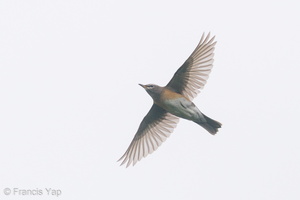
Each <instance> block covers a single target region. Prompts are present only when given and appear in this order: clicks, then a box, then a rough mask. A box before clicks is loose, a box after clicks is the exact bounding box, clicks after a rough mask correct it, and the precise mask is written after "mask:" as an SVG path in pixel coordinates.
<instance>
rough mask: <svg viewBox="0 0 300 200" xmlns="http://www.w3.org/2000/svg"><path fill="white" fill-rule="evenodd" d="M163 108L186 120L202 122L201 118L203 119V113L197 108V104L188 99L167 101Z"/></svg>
mask: <svg viewBox="0 0 300 200" xmlns="http://www.w3.org/2000/svg"><path fill="white" fill-rule="evenodd" d="M163 107H164V109H166V110H167V111H168V112H169V113H171V114H173V115H176V116H177V117H181V118H184V119H188V120H192V121H198V120H201V118H203V115H202V113H201V112H200V110H199V109H198V108H197V107H196V106H195V104H194V103H192V102H190V101H189V100H187V99H186V98H177V99H172V100H165V101H164V105H163Z"/></svg>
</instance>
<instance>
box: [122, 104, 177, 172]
mask: <svg viewBox="0 0 300 200" xmlns="http://www.w3.org/2000/svg"><path fill="white" fill-rule="evenodd" d="M178 121H179V118H178V117H176V116H174V115H172V114H170V113H168V112H167V111H166V110H164V109H163V108H161V107H159V106H158V105H156V104H153V106H152V107H151V109H150V111H149V112H148V114H147V115H146V116H145V117H144V119H143V121H142V122H141V124H140V127H139V128H138V131H137V133H136V134H135V136H134V138H133V140H132V142H131V143H130V145H129V147H128V149H127V150H126V152H125V153H124V155H123V156H122V157H121V158H120V159H119V160H118V161H120V160H123V161H122V163H121V165H123V164H124V163H126V162H127V166H126V167H128V166H129V165H130V164H131V163H132V164H133V165H135V163H136V162H137V161H139V160H141V159H142V158H143V157H146V156H147V155H148V154H150V153H152V152H153V151H155V150H156V149H157V148H158V147H159V146H160V145H161V144H162V143H163V142H164V141H165V140H166V139H167V137H169V136H170V134H171V133H172V132H173V129H174V128H175V127H176V125H177V123H178Z"/></svg>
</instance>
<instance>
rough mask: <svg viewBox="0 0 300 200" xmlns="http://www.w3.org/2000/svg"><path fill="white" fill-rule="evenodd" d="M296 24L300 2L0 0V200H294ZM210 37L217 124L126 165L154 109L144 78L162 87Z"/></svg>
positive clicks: (299, 171)
mask: <svg viewBox="0 0 300 200" xmlns="http://www.w3.org/2000/svg"><path fill="white" fill-rule="evenodd" d="M299 19H300V14H299V3H298V2H297V1H256V0H255V1H251V2H248V3H247V2H242V1H212V0H209V1H151V2H145V1H103V0H100V1H99V0H98V1H93V0H91V1H58V0H51V1H32V0H29V1H0V29H1V31H0V55H1V57H0V94H1V98H0V133H1V134H0V137H1V138H0V158H1V165H0V177H1V180H0V198H1V199H22V200H23V199H32V198H35V197H32V196H29V195H27V196H26V195H25V196H24V195H23V196H22V195H13V194H11V195H8V196H6V195H4V193H3V189H5V188H10V189H13V188H19V189H43V190H44V188H53V189H60V190H61V191H62V195H61V196H60V197H59V199H121V198H124V199H133V200H134V199H144V200H147V199H174V200H175V199H206V200H210V199H211V200H215V199H232V200H240V199H249V200H250V199H251V200H252V199H256V200H258V199H299V198H300V190H299V185H300V156H299V153H300V145H299V141H300V140H299V139H300V136H299V135H300V131H299V128H298V124H299V114H300V108H299V107H300V106H299V102H300V98H299V85H300V80H299V74H300V73H299V72H300V70H299V63H300V57H299V45H300V37H299V35H300V26H299ZM203 32H206V33H208V32H211V34H213V35H216V40H217V41H218V43H217V45H216V50H215V62H214V68H213V71H212V73H211V75H210V78H209V79H208V82H207V84H206V86H205V88H204V90H202V92H201V93H200V94H199V95H198V97H197V98H196V99H195V100H194V103H195V104H196V105H197V106H198V107H199V108H200V110H201V111H203V112H204V113H205V114H206V115H208V116H210V117H211V118H213V119H216V120H218V121H220V122H222V124H223V127H222V129H220V131H219V133H218V134H217V135H215V136H211V135H210V134H208V133H207V132H206V131H205V130H204V129H203V128H201V127H200V126H198V125H197V124H195V123H192V122H189V121H186V120H180V123H179V124H178V126H177V128H176V129H175V131H174V133H173V134H172V135H171V136H170V138H169V139H168V140H167V141H166V142H165V143H164V144H163V145H162V146H161V147H160V148H158V150H157V151H155V152H154V153H153V154H151V155H149V156H148V157H146V158H144V159H142V160H141V161H140V162H139V163H137V165H135V166H134V167H129V168H127V169H126V168H125V167H123V166H122V167H119V163H117V162H116V161H117V160H118V159H119V158H120V156H121V155H122V154H123V153H124V152H125V150H126V148H127V147H128V145H129V143H130V142H131V140H132V138H133V136H134V134H135V132H136V130H137V128H138V126H139V124H140V122H141V120H142V118H143V117H144V116H145V114H146V113H147V112H148V110H149V109H150V107H151V105H152V99H151V97H150V96H149V95H148V94H147V93H146V92H145V91H144V90H143V89H142V88H141V87H140V86H138V83H142V84H146V83H156V84H158V85H165V84H166V83H167V82H168V81H169V80H170V78H171V77H172V76H173V74H174V73H175V71H176V70H177V69H178V68H179V67H180V66H181V64H182V63H183V62H184V61H185V59H187V58H188V56H189V55H190V54H191V52H192V51H193V50H194V48H195V47H196V45H197V43H198V42H199V40H200V37H201V35H202V33H203ZM37 198H38V199H49V198H54V197H49V196H48V195H46V194H43V195H40V196H39V197H37Z"/></svg>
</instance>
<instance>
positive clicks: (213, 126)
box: [196, 113, 222, 135]
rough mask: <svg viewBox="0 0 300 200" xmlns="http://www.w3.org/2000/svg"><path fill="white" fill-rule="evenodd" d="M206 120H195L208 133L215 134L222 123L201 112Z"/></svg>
mask: <svg viewBox="0 0 300 200" xmlns="http://www.w3.org/2000/svg"><path fill="white" fill-rule="evenodd" d="M202 115H203V116H204V118H205V121H206V122H203V121H202V122H196V123H197V124H199V125H200V126H202V127H203V128H205V129H206V130H207V131H208V132H209V133H210V134H212V135H215V134H216V133H217V132H218V128H221V126H222V124H221V123H220V122H217V121H216V120H213V119H211V118H209V117H207V116H206V115H204V114H203V113H202Z"/></svg>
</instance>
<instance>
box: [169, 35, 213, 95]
mask: <svg viewBox="0 0 300 200" xmlns="http://www.w3.org/2000/svg"><path fill="white" fill-rule="evenodd" d="M214 38H215V37H212V38H210V34H208V35H207V36H206V37H204V34H203V35H202V37H201V40H200V42H199V44H198V45H197V47H196V49H195V50H194V51H193V53H192V54H191V55H190V57H189V58H188V59H187V60H186V61H185V62H184V63H183V65H182V66H181V67H180V68H179V69H178V70H177V71H176V73H175V74H174V76H173V77H172V79H171V81H170V82H169V83H168V84H167V87H168V88H169V89H171V90H173V91H175V92H177V93H180V94H182V95H183V96H186V97H188V98H189V99H190V100H192V99H193V98H194V97H196V96H197V94H198V93H199V90H200V89H202V88H203V87H204V85H205V83H206V80H207V79H208V76H209V73H210V71H211V69H212V67H213V61H214V60H213V57H214V49H215V48H214V46H215V44H216V42H214Z"/></svg>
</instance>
